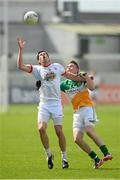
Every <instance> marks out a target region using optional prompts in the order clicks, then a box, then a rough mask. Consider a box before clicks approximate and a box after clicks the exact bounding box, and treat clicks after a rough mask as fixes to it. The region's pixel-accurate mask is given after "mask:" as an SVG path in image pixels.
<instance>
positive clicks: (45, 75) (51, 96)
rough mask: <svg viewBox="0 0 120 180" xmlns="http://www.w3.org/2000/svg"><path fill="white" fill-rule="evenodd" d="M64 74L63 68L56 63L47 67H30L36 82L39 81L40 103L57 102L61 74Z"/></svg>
mask: <svg viewBox="0 0 120 180" xmlns="http://www.w3.org/2000/svg"><path fill="white" fill-rule="evenodd" d="M64 72H65V69H64V67H63V66H62V65H60V64H58V63H53V64H50V65H49V66H47V67H43V66H40V65H32V73H33V74H34V76H35V78H36V80H37V81H38V80H40V81H41V87H40V89H39V94H40V102H51V101H59V100H60V99H61V92H60V81H61V74H63V73H64Z"/></svg>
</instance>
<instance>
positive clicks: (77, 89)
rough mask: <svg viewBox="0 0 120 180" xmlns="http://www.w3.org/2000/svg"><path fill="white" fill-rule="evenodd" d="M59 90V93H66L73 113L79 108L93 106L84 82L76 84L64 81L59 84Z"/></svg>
mask: <svg viewBox="0 0 120 180" xmlns="http://www.w3.org/2000/svg"><path fill="white" fill-rule="evenodd" d="M60 88H61V91H64V92H65V93H67V95H68V97H69V98H70V100H71V102H72V105H73V109H74V110H75V111H76V110H77V109H78V108H79V107H91V106H93V102H92V99H91V97H90V94H89V90H88V88H87V86H86V83H85V82H76V81H73V80H69V79H66V80H63V81H62V82H61V85H60Z"/></svg>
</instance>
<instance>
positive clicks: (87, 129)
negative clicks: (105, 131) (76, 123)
mask: <svg viewBox="0 0 120 180" xmlns="http://www.w3.org/2000/svg"><path fill="white" fill-rule="evenodd" d="M85 131H86V133H87V135H88V136H91V135H92V133H93V128H92V127H86V128H85Z"/></svg>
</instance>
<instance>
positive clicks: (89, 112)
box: [84, 107, 97, 128]
mask: <svg viewBox="0 0 120 180" xmlns="http://www.w3.org/2000/svg"><path fill="white" fill-rule="evenodd" d="M96 121H97V119H96V112H95V109H94V108H93V107H85V108H84V124H85V127H87V126H88V127H91V128H92V126H95V122H96Z"/></svg>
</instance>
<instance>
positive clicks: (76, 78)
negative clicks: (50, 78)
mask: <svg viewBox="0 0 120 180" xmlns="http://www.w3.org/2000/svg"><path fill="white" fill-rule="evenodd" d="M63 76H64V77H65V78H67V79H71V80H74V81H85V80H84V79H83V78H82V77H80V76H79V75H78V76H76V75H75V74H72V73H68V72H65V73H64V75H63Z"/></svg>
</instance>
